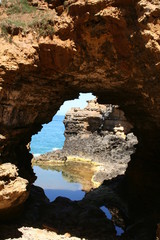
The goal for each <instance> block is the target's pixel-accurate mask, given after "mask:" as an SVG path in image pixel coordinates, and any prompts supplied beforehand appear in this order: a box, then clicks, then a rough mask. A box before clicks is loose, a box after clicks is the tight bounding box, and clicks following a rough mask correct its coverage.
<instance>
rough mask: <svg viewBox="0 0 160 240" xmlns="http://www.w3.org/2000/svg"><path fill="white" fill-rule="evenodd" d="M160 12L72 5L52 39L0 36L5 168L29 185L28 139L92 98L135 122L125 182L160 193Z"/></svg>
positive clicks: (145, 6)
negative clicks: (69, 106)
mask: <svg viewBox="0 0 160 240" xmlns="http://www.w3.org/2000/svg"><path fill="white" fill-rule="evenodd" d="M159 14H160V8H159V3H158V2H157V1H156V0H152V1H150V2H148V1H140V0H137V1H134V0H128V1H123V0H118V1H117V0H115V1H114V0H113V1H105V0H98V1H91V0H89V1H83V0H82V1H80V0H79V1H74V0H69V1H67V3H66V5H65V8H64V10H63V12H62V13H61V15H56V18H55V26H54V28H55V34H54V36H53V39H50V38H49V37H46V38H40V39H39V41H37V40H36V38H35V36H34V34H33V33H32V32H31V33H29V34H28V35H26V37H23V36H21V35H19V36H14V37H13V42H12V43H8V42H6V41H5V40H4V39H3V38H0V42H1V46H2V47H1V49H0V92H1V94H0V133H1V135H0V152H1V163H5V162H7V163H8V162H11V163H14V164H15V165H16V166H17V167H18V169H19V175H20V176H21V177H23V178H25V179H28V180H29V181H30V182H32V181H33V180H34V176H33V173H32V169H31V164H30V160H31V157H32V156H31V155H30V154H29V151H28V149H27V147H26V145H27V144H28V142H30V139H31V136H32V135H33V134H35V133H36V132H37V131H39V130H40V129H41V124H43V123H47V122H49V121H50V120H51V119H52V116H53V115H54V114H55V113H56V111H57V110H58V109H59V107H60V106H61V104H62V103H63V102H64V101H65V100H69V99H73V98H75V97H77V96H78V93H79V92H92V93H93V94H94V95H96V96H97V97H98V101H99V102H100V103H113V104H118V105H120V107H121V108H122V109H123V110H124V112H125V114H126V116H127V118H128V119H129V121H130V122H131V123H132V124H133V126H134V133H135V135H136V136H137V137H138V140H139V145H138V148H137V151H136V153H135V154H134V155H133V156H132V161H131V163H130V166H129V168H128V170H127V172H126V177H127V184H128V183H130V184H131V185H132V191H133V192H134V191H135V192H137V191H139V192H140V191H141V192H142V193H143V194H142V195H144V196H147V197H148V198H149V199H151V195H150V194H149V195H148V193H149V191H150V190H152V185H153V184H154V186H155V189H156V190H155V191H159V190H160V189H159V186H158V184H157V181H158V179H159V152H160V151H159V141H160V136H159V128H160V114H159V107H160V98H159V90H160V84H159V76H160V68H159V66H160V64H159V62H160V50H159V49H160V46H159V40H158V39H159V35H160V33H159V30H158V28H159V24H160V23H159V19H158V16H159ZM148 176H149V178H148ZM151 179H152V181H153V182H152V183H151ZM142 180H143V181H142ZM132 195H133V194H131V193H130V192H129V196H132ZM142 195H141V196H142ZM142 198H144V197H142ZM155 203H157V200H156V199H155V198H153V199H152V201H151V202H150V203H149V201H148V202H147V203H146V205H147V206H148V205H151V204H153V205H154V204H155ZM154 206H155V205H154ZM156 206H157V205H156ZM155 211H156V207H155ZM155 215H156V217H157V213H156V214H155Z"/></svg>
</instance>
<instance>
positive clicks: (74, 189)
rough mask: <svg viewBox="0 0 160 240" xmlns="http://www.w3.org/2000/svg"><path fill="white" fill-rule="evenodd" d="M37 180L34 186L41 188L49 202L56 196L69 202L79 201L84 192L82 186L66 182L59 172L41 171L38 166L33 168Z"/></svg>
mask: <svg viewBox="0 0 160 240" xmlns="http://www.w3.org/2000/svg"><path fill="white" fill-rule="evenodd" d="M33 169H34V172H35V173H36V176H37V180H36V181H35V183H34V185H36V186H39V187H42V188H43V189H44V192H45V194H46V196H47V197H48V198H49V200H50V201H54V200H55V199H56V198H57V197H58V196H62V197H67V198H69V199H71V200H81V199H82V198H83V197H84V195H85V192H83V191H82V185H81V184H80V183H76V182H67V181H66V180H65V179H64V178H63V175H62V172H61V171H56V170H49V169H42V168H41V167H39V166H34V167H33Z"/></svg>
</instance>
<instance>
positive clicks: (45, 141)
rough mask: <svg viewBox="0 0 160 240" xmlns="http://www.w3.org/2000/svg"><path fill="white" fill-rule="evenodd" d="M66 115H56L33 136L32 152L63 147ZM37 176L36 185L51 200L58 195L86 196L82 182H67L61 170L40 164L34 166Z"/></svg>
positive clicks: (34, 153) (36, 153)
mask: <svg viewBox="0 0 160 240" xmlns="http://www.w3.org/2000/svg"><path fill="white" fill-rule="evenodd" d="M63 120H64V116H59V115H56V116H54V118H53V120H52V121H51V122H50V123H48V124H44V125H43V128H42V130H41V131H40V132H39V133H38V134H36V135H34V136H33V137H32V141H31V153H32V154H33V155H35V156H36V155H39V154H43V153H46V152H50V151H53V150H55V149H61V148H62V147H63V144H64V140H65V137H64V130H65V128H64V124H63ZM33 169H34V172H35V174H36V176H37V180H36V181H35V182H34V185H36V186H39V187H42V188H43V190H44V192H45V194H46V196H47V197H48V198H49V200H50V201H54V200H55V199H56V197H58V196H61V197H68V198H70V199H71V200H80V199H82V198H83V197H84V194H85V193H84V192H83V191H82V190H81V189H82V186H81V184H80V183H75V182H67V181H66V179H64V178H63V175H62V172H61V171H59V172H58V171H55V170H47V169H43V168H41V167H38V166H34V167H33Z"/></svg>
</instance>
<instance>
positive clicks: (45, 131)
mask: <svg viewBox="0 0 160 240" xmlns="http://www.w3.org/2000/svg"><path fill="white" fill-rule="evenodd" d="M63 120H64V116H60V115H55V116H54V118H53V119H52V121H51V122H50V123H48V124H44V125H43V128H42V130H41V131H40V132H39V133H38V134H36V135H34V136H33V137H32V141H31V153H32V154H34V155H39V154H43V153H46V152H50V151H53V150H56V149H61V148H62V147H63V145H64V140H65V137H64V130H65V128H64V124H63Z"/></svg>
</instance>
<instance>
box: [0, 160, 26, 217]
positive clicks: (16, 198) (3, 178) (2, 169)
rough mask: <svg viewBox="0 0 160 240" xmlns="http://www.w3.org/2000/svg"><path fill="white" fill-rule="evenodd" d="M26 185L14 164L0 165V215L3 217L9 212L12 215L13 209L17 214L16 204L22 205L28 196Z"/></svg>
mask: <svg viewBox="0 0 160 240" xmlns="http://www.w3.org/2000/svg"><path fill="white" fill-rule="evenodd" d="M27 186H28V181H27V180H26V179H23V178H21V177H19V176H18V169H17V168H16V166H15V165H13V164H11V163H4V164H1V165H0V216H3V219H5V217H8V215H10V214H12V215H13V213H14V211H15V214H17V212H16V210H17V206H18V207H19V206H20V205H22V204H23V203H24V201H26V199H27V198H28V195H29V192H28V190H27ZM8 209H9V212H8ZM12 215H11V216H12ZM11 216H10V217H11Z"/></svg>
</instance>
